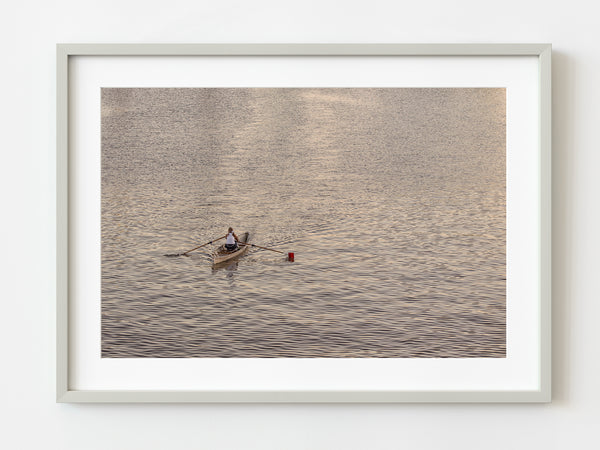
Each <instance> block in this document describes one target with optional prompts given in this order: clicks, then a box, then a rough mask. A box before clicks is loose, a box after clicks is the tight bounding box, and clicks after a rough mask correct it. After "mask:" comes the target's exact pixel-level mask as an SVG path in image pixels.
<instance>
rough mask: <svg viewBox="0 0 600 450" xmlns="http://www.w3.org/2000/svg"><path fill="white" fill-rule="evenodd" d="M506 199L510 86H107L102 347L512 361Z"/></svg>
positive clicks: (123, 352)
mask: <svg viewBox="0 0 600 450" xmlns="http://www.w3.org/2000/svg"><path fill="white" fill-rule="evenodd" d="M505 191H506V186H505V91H504V89H103V90H102V356H103V357H504V356H505V348H506V336H505V321H506V305H505V284H506V281H505V268H506V265H505V243H506V239H505ZM229 226H232V227H234V228H235V230H236V231H237V232H243V231H249V232H250V233H251V242H254V243H256V244H259V245H264V246H267V247H275V248H277V249H279V250H282V251H286V252H287V251H293V252H295V255H296V261H295V262H293V263H291V262H287V261H286V260H285V257H284V256H282V255H280V254H277V253H273V252H269V251H264V250H257V249H251V250H250V252H249V253H248V254H247V255H246V256H244V257H243V258H241V259H240V260H239V261H237V262H233V263H232V264H229V265H225V266H224V267H219V268H213V267H212V265H211V259H210V257H209V256H208V255H207V254H206V253H205V252H203V250H204V249H201V250H198V251H196V252H192V253H191V254H190V255H191V256H189V257H184V256H181V257H165V256H164V255H165V254H168V253H178V252H183V251H185V250H188V249H190V248H193V247H195V246H197V245H200V244H201V243H203V242H206V241H209V240H211V239H213V238H215V237H218V236H221V235H223V234H224V233H225V232H226V230H227V227H229ZM215 245H217V244H215ZM212 247H213V248H214V246H212ZM206 250H208V251H209V252H210V250H211V246H208V247H207V248H206Z"/></svg>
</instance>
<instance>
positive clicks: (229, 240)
mask: <svg viewBox="0 0 600 450" xmlns="http://www.w3.org/2000/svg"><path fill="white" fill-rule="evenodd" d="M225 243H226V244H228V245H232V244H235V238H234V237H233V233H229V234H228V235H227V240H226V241H225Z"/></svg>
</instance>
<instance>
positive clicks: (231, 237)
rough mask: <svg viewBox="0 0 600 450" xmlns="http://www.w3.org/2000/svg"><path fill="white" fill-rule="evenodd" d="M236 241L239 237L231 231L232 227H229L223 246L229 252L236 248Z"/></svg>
mask: <svg viewBox="0 0 600 450" xmlns="http://www.w3.org/2000/svg"><path fill="white" fill-rule="evenodd" d="M238 241H239V239H238V237H237V236H236V234H235V233H234V232H233V228H231V227H229V231H228V232H227V239H226V240H225V248H226V249H227V250H229V251H230V252H232V251H234V250H236V249H237V248H238V245H237V243H238Z"/></svg>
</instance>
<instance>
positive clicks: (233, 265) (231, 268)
mask: <svg viewBox="0 0 600 450" xmlns="http://www.w3.org/2000/svg"><path fill="white" fill-rule="evenodd" d="M239 263H240V262H239V261H237V260H236V261H225V262H222V263H219V264H213V266H212V273H213V274H216V273H217V272H221V271H223V270H224V271H226V272H227V273H226V274H225V276H227V277H233V273H234V272H235V271H236V270H237V268H238V265H239Z"/></svg>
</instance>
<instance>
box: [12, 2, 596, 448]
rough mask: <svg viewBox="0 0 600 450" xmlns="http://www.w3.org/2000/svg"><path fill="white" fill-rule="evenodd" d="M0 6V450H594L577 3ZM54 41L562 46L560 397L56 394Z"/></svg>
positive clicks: (590, 67)
mask: <svg viewBox="0 0 600 450" xmlns="http://www.w3.org/2000/svg"><path fill="white" fill-rule="evenodd" d="M9 5H10V6H7V4H4V5H3V7H2V12H1V14H2V15H1V16H0V17H1V19H0V23H1V26H0V33H1V36H2V39H0V48H1V51H2V54H3V55H4V62H3V64H2V70H1V71H0V78H1V80H2V83H1V85H0V86H1V97H0V99H1V103H0V105H1V106H0V119H1V120H0V124H1V129H2V134H1V137H2V139H1V140H0V142H1V144H2V152H1V158H2V164H0V175H1V176H0V180H1V182H2V190H1V191H0V192H1V193H0V195H1V200H2V211H3V212H4V214H3V218H4V220H3V221H2V222H3V223H2V237H3V239H2V243H3V247H4V248H3V250H4V252H3V258H2V260H1V261H2V262H1V263H0V264H1V265H2V267H1V269H2V270H1V272H0V273H1V274H2V279H3V291H4V295H3V298H2V303H1V305H2V309H1V311H2V314H1V315H0V321H1V323H0V325H1V326H0V337H1V339H2V341H1V342H2V351H3V363H4V364H3V365H2V370H1V371H0V382H1V383H2V386H3V388H4V393H3V394H4V395H3V402H2V406H1V407H0V412H1V414H2V420H1V422H0V423H1V424H2V425H1V429H2V432H1V433H0V446H1V447H2V448H7V449H17V448H18V449H37V448H44V449H64V450H79V449H108V448H110V449H137V448H140V449H164V448H206V449H209V448H210V449H221V448H224V449H242V448H244V449H245V448H256V449H261V450H262V449H332V448H335V449H337V448H343V449H387V448H411V449H412V448H415V449H442V448H443V449H471V448H472V449H479V448H487V449H506V448H556V449H563V448H594V447H595V445H598V437H597V430H596V428H597V425H598V422H599V420H600V413H599V412H600V407H599V406H598V402H599V401H600V381H599V376H600V373H599V370H598V369H599V366H600V362H599V361H600V358H598V356H599V352H598V349H597V347H596V344H598V340H599V339H598V327H597V326H596V322H597V320H598V319H597V318H598V317H599V316H600V302H598V301H597V300H598V299H599V295H598V288H597V282H596V280H597V279H598V275H597V273H598V272H599V270H598V269H599V268H600V267H599V266H600V264H599V263H598V258H597V257H596V254H598V253H600V252H599V250H600V245H599V237H598V236H599V234H598V233H597V229H599V228H600V226H599V225H600V224H599V218H600V213H599V211H598V203H599V202H598V200H597V198H598V195H599V194H600V177H597V176H596V173H597V171H598V169H599V168H600V150H599V145H598V139H597V130H598V120H599V118H600V114H599V113H600V111H599V110H598V105H599V100H600V89H599V88H598V82H599V81H600V51H598V42H600V31H599V30H598V11H597V10H596V8H595V6H594V2H591V1H585V0H571V1H565V0H562V1H558V0H504V1H496V2H486V1H481V0H454V1H444V0H421V1H414V0H411V1H410V2H399V1H393V0H370V1H362V2H361V1H358V0H346V1H340V0H319V1H313V0H305V1H296V2H294V3H292V2H283V1H281V0H279V1H277V0H250V1H248V0H245V1H239V0H229V1H216V0H213V1H206V0H200V1H198V0H196V1H193V0H171V1H164V0H160V1H158V0H120V1H114V0H101V1H100V0H96V1H87V2H85V1H81V0H78V1H75V0H71V1H67V0H57V1H52V2H48V1H42V0H23V1H21V2H12V3H10V4H9ZM57 42H551V43H553V44H554V50H555V52H554V68H553V77H554V89H553V95H554V101H553V113H554V133H553V137H554V156H553V162H554V170H553V176H554V189H553V195H554V204H553V207H554V213H553V220H554V222H553V227H554V240H553V245H554V247H553V251H554V268H553V273H554V277H553V289H554V319H553V323H554V342H553V344H554V368H553V371H554V372H553V375H554V381H555V385H554V393H555V394H554V398H555V400H554V402H553V403H552V404H549V405H363V406H352V405H346V406H341V405H243V406H233V405H216V406H215V405H146V406H144V405H68V404H56V403H55V402H54V332H55V325H54V310H55V307H54V302H55V298H54V294H53V292H54V270H55V267H54V255H55V253H54V233H55V227H54V208H55V199H54V182H55V177H54V170H55V162H54V151H55V148H54V142H55V113H54V108H55V98H54V97H55V89H54V83H55V64H54V58H55V44H56V43H57Z"/></svg>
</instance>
